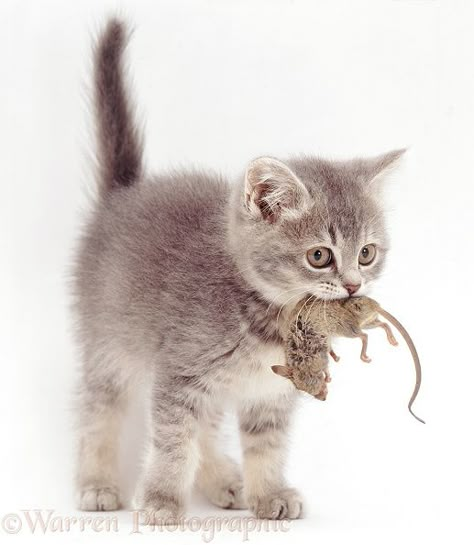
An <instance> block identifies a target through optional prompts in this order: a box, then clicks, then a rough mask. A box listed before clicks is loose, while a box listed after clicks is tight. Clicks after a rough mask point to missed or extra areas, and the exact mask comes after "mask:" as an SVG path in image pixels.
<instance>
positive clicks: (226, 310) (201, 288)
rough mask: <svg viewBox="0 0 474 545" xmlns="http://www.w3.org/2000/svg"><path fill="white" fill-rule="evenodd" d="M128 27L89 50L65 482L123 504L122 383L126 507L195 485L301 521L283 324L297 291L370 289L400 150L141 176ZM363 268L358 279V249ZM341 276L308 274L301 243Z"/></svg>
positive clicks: (106, 505) (159, 513) (161, 509)
mask: <svg viewBox="0 0 474 545" xmlns="http://www.w3.org/2000/svg"><path fill="white" fill-rule="evenodd" d="M126 41H127V32H126V29H125V27H124V25H123V24H122V23H121V22H120V21H117V20H110V21H109V22H108V24H107V26H106V28H105V29H104V32H103V33H102V35H101V36H100V38H99V40H98V42H97V44H96V48H95V93H96V95H95V98H96V117H97V134H98V144H99V152H98V164H99V170H98V182H99V188H100V191H99V194H100V196H99V198H98V200H97V202H96V204H95V207H94V209H93V210H92V214H91V216H90V218H89V221H88V222H87V224H86V226H85V230H84V233H83V236H82V238H81V243H80V248H79V250H78V253H77V261H76V265H75V270H74V278H75V307H74V309H75V315H76V318H77V325H78V327H77V331H78V335H77V336H78V342H79V346H80V348H81V349H82V360H83V362H82V363H83V365H82V374H81V383H80V387H79V396H78V403H79V407H78V415H79V430H78V433H79V442H80V444H79V456H78V471H77V486H78V493H79V506H80V508H81V509H84V510H111V509H117V508H118V507H119V505H120V499H119V489H118V468H117V466H118V461H117V446H118V441H119V433H120V423H121V419H122V416H123V414H124V411H125V409H126V406H127V400H128V398H129V396H130V393H131V392H132V389H133V388H134V387H135V386H137V385H141V386H142V387H144V389H145V390H146V391H147V393H148V394H149V396H150V413H149V439H148V449H147V454H146V457H145V464H144V469H143V474H142V478H141V480H140V482H139V483H138V486H137V492H136V496H135V499H134V502H135V506H136V507H137V508H140V509H143V510H145V512H146V513H147V514H148V515H149V522H156V521H163V520H165V521H170V520H174V519H176V518H177V517H179V516H181V515H182V514H183V512H184V507H185V503H186V499H187V497H188V495H189V492H190V490H191V488H192V485H193V483H194V482H195V483H196V484H197V486H198V487H199V488H200V489H201V490H202V491H203V492H204V494H205V495H206V496H207V497H208V498H209V499H210V500H211V501H212V502H213V503H214V504H216V505H218V506H221V507H224V508H243V507H249V508H250V509H251V510H252V511H253V512H254V513H255V514H256V515H257V516H258V517H269V518H283V517H288V518H298V517H300V516H301V515H302V501H301V497H300V495H299V494H298V493H297V491H296V490H294V489H292V488H290V487H289V486H288V484H287V483H286V481H285V478H284V475H283V466H284V461H285V451H286V437H287V431H288V426H289V425H290V421H291V415H292V408H293V406H294V401H295V396H296V393H295V389H294V388H293V386H292V384H291V383H290V381H286V380H282V379H281V378H280V377H278V376H276V375H275V374H274V373H273V372H272V371H271V369H270V366H271V365H274V364H278V363H281V364H282V363H284V343H283V334H284V331H285V327H286V326H285V318H286V317H287V316H288V313H289V312H291V310H292V308H293V306H294V304H296V302H297V301H298V300H299V299H301V297H303V296H307V295H308V296H309V295H314V296H317V297H319V298H326V299H331V298H338V297H346V296H347V291H346V290H345V288H344V287H343V285H344V283H352V284H354V283H357V282H362V288H361V290H360V292H359V293H361V292H362V291H363V290H364V288H365V287H366V286H367V285H368V284H370V283H371V282H372V281H374V280H375V279H376V278H377V276H378V275H379V273H380V270H381V268H382V265H383V261H384V256H385V252H386V250H387V240H386V233H385V227H384V220H383V214H382V210H381V207H380V206H379V202H378V197H377V195H378V186H379V182H380V179H381V175H382V173H384V172H385V171H386V170H387V169H388V168H389V167H390V166H391V165H392V164H393V163H394V162H395V160H396V159H397V158H398V157H399V156H400V155H401V153H402V152H401V151H395V152H391V153H389V154H386V155H383V156H380V157H376V158H375V159H368V160H365V159H364V160H363V159H357V160H351V161H346V162H342V161H341V162H330V161H326V160H323V159H319V158H316V157H300V158H295V159H291V160H288V161H286V162H281V161H278V160H276V159H272V158H260V159H256V160H254V161H252V162H251V163H250V164H249V166H248V167H247V170H246V173H245V176H243V178H242V179H240V180H239V181H237V182H236V183H233V184H230V183H229V181H227V180H224V179H222V178H221V177H220V176H218V175H217V174H213V173H208V172H201V171H195V170H189V171H183V172H173V173H169V174H160V175H158V176H149V175H144V174H143V173H142V145H141V139H140V133H139V130H138V128H137V125H136V123H135V121H134V117H133V111H132V108H131V106H130V102H129V100H128V97H127V92H126V87H125V83H124V81H123V74H122V62H123V60H122V54H123V50H124V47H125V45H126ZM368 242H370V243H374V244H376V245H377V247H378V257H377V259H376V261H375V263H374V264H373V265H371V266H369V267H365V268H364V269H361V268H360V267H359V266H358V261H357V256H358V252H359V250H360V248H361V247H362V246H363V245H364V244H366V243H368ZM318 245H323V246H326V247H329V248H332V249H333V253H334V257H335V266H333V267H330V268H328V269H324V270H319V271H318V270H316V269H314V268H311V267H310V266H309V264H308V263H307V261H306V259H305V255H306V252H307V250H308V249H309V248H311V247H314V246H318ZM228 406H231V407H235V409H236V410H237V412H238V416H239V423H240V433H241V439H242V448H243V460H244V461H243V468H242V469H240V468H239V467H238V466H237V464H236V463H235V462H234V461H232V460H231V459H229V458H228V457H226V456H225V455H224V454H223V453H222V452H221V451H220V448H219V447H220V445H219V434H218V432H219V422H220V420H221V418H222V414H223V412H224V410H225V409H226V408H227V407H228Z"/></svg>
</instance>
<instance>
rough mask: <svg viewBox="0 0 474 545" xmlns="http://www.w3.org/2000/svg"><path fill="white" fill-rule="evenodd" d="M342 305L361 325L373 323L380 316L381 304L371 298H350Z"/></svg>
mask: <svg viewBox="0 0 474 545" xmlns="http://www.w3.org/2000/svg"><path fill="white" fill-rule="evenodd" d="M342 305H343V306H344V308H345V309H346V310H348V311H349V312H350V313H351V314H352V315H353V316H355V317H356V318H357V322H358V323H359V324H364V323H367V324H368V323H371V322H373V321H374V320H376V319H377V317H378V315H379V308H380V307H379V304H378V303H377V301H374V299H371V298H370V297H349V298H348V299H346V300H345V301H343V302H342Z"/></svg>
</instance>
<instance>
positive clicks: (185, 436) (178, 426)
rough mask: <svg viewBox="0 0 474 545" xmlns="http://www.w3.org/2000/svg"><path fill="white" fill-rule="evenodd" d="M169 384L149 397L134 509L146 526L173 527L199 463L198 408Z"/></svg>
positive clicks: (180, 389) (175, 387) (156, 386)
mask: <svg viewBox="0 0 474 545" xmlns="http://www.w3.org/2000/svg"><path fill="white" fill-rule="evenodd" d="M178 382H179V381H176V383H170V382H168V381H166V382H163V383H162V384H161V385H159V386H158V385H155V389H154V391H153V394H152V407H151V419H150V425H151V428H150V436H149V447H148V453H147V456H146V459H145V466H144V468H143V471H142V477H141V479H140V482H139V484H138V487H137V493H136V495H135V500H134V507H135V508H136V509H139V510H142V511H143V518H142V521H143V522H145V523H147V524H157V525H162V524H173V523H176V522H177V521H178V519H179V518H180V517H182V516H183V514H184V508H185V504H186V501H187V499H188V496H189V494H190V492H191V489H192V485H193V483H194V477H195V472H196V469H197V467H198V464H199V449H198V430H199V419H200V415H201V412H202V411H201V406H200V403H199V400H198V399H196V398H191V397H187V396H185V395H184V394H183V391H182V386H180V385H179V384H178Z"/></svg>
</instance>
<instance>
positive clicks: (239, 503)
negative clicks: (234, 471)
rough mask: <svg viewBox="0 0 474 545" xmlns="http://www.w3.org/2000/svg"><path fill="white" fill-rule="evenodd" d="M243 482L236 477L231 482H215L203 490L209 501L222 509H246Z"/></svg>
mask: <svg viewBox="0 0 474 545" xmlns="http://www.w3.org/2000/svg"><path fill="white" fill-rule="evenodd" d="M243 488H244V486H243V482H242V480H240V479H237V480H235V481H232V482H222V483H219V484H218V483H215V485H214V486H213V487H212V488H211V487H208V488H207V489H206V490H205V491H204V492H205V494H206V496H207V498H208V500H209V501H210V502H212V503H213V504H214V505H217V506H218V507H222V508H223V509H246V507H247V505H246V503H245V500H244V494H243Z"/></svg>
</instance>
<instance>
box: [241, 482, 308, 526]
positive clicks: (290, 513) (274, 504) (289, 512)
mask: <svg viewBox="0 0 474 545" xmlns="http://www.w3.org/2000/svg"><path fill="white" fill-rule="evenodd" d="M249 505H250V509H251V510H252V511H253V512H254V514H255V516H256V517H257V518H259V519H298V518H301V517H302V516H303V499H302V498H301V496H300V495H299V493H298V491H297V490H295V489H294V488H283V489H281V490H277V491H275V492H272V493H270V494H268V495H266V496H263V497H258V498H250V500H249Z"/></svg>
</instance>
